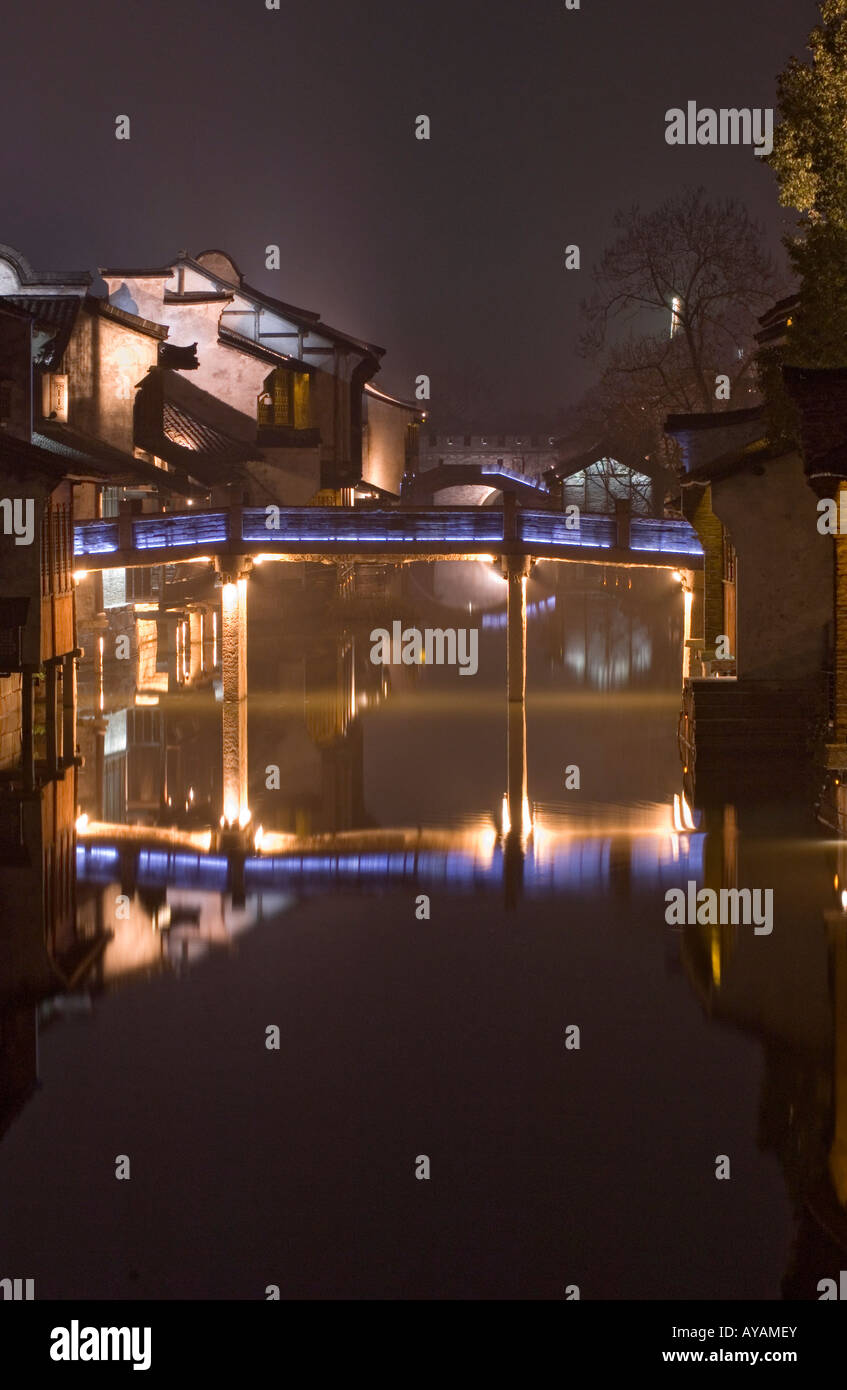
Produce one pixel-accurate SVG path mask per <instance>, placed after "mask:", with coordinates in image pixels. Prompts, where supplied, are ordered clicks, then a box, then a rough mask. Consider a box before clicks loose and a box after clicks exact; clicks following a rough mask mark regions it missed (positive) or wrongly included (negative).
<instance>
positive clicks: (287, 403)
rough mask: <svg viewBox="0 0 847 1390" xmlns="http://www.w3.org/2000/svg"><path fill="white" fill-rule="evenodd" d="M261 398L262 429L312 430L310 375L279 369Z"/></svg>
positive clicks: (259, 411)
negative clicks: (278, 427)
mask: <svg viewBox="0 0 847 1390" xmlns="http://www.w3.org/2000/svg"><path fill="white" fill-rule="evenodd" d="M264 387H265V389H264V391H263V392H262V394H261V395H260V396H259V401H258V409H257V420H258V423H259V424H260V425H276V426H282V427H284V428H288V429H295V430H307V429H309V428H310V426H311V423H312V420H311V400H310V391H309V373H308V372H295V371H291V370H290V369H289V368H287V367H277V368H276V369H275V370H274V371H272V372H271V373H270V374H269V375H268V376H267V377H265V381H264Z"/></svg>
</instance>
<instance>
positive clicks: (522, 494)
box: [403, 463, 549, 507]
mask: <svg viewBox="0 0 847 1390" xmlns="http://www.w3.org/2000/svg"><path fill="white" fill-rule="evenodd" d="M469 486H476V487H480V488H488V489H490V490H491V492H493V493H504V492H511V493H514V495H515V496H516V497H517V498H518V499H519V501H521V502H523V503H524V504H525V505H527V506H532V507H539V506H544V505H545V502H546V500H547V498H548V497H549V493H548V490H547V485H546V483H544V482H543V481H542V480H541V479H540V478H539V479H538V480H537V481H535V480H533V479H531V478H522V477H520V476H519V475H518V474H515V473H510V472H508V470H507V469H505V468H503V469H499V468H488V467H485V466H484V465H482V464H478V463H440V464H437V465H436V467H435V468H427V469H426V470H425V472H423V473H416V474H415V475H414V476H413V477H411V478H409V479H408V480H406V482H405V483H404V487H403V500H404V501H408V502H411V503H418V504H420V505H427V504H428V503H431V502H432V501H433V498H434V497H435V494H436V493H438V492H444V491H446V490H447V489H448V488H453V487H469ZM487 500H488V499H485V501H487ZM485 501H483V502H481V503H480V505H481V506H484V505H485Z"/></svg>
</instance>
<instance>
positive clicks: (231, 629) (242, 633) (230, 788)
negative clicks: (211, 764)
mask: <svg viewBox="0 0 847 1390" xmlns="http://www.w3.org/2000/svg"><path fill="white" fill-rule="evenodd" d="M222 579H223V586H222V588H221V674H222V677H223V712H222V717H221V728H222V740H223V744H222V752H223V821H224V824H225V825H226V826H228V827H231V826H235V825H239V826H241V827H242V828H243V827H244V826H245V825H246V824H247V822H248V821H249V819H250V807H249V804H248V799H247V578H246V575H244V574H240V575H238V576H237V577H235V576H233V575H231V574H223V575H222Z"/></svg>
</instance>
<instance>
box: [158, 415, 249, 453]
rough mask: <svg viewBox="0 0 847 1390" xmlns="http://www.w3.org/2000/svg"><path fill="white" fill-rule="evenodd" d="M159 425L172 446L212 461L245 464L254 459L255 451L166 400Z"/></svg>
mask: <svg viewBox="0 0 847 1390" xmlns="http://www.w3.org/2000/svg"><path fill="white" fill-rule="evenodd" d="M162 425H163V428H164V431H165V434H166V436H167V438H168V439H170V440H171V441H172V442H173V443H174V444H178V445H180V447H181V448H183V449H193V450H194V451H195V452H197V453H201V454H206V455H209V456H211V457H214V458H219V459H230V460H237V461H240V462H246V461H247V460H248V459H252V458H255V457H256V454H257V450H256V448H255V447H253V448H251V447H250V446H249V445H247V444H244V443H242V442H240V441H239V440H236V439H230V438H229V436H228V435H225V434H223V433H221V431H220V430H217V429H215V427H214V426H213V425H209V424H207V423H206V421H205V420H200V419H198V417H197V416H196V415H192V414H191V413H190V412H189V411H187V410H186V409H185V408H184V407H183V406H179V405H177V404H175V402H174V401H169V400H166V401H165V402H164V406H163V410H162Z"/></svg>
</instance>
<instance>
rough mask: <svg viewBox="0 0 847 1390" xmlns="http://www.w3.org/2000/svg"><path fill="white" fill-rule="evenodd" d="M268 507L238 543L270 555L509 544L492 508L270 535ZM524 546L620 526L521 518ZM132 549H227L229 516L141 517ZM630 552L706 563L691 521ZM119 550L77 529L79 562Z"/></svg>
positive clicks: (354, 518) (348, 516)
mask: <svg viewBox="0 0 847 1390" xmlns="http://www.w3.org/2000/svg"><path fill="white" fill-rule="evenodd" d="M267 520H268V516H267V512H266V509H265V508H264V507H246V508H245V509H244V512H243V514H242V534H241V536H240V537H238V538H233V539H235V540H238V541H245V542H251V541H253V542H257V541H263V542H265V543H266V544H267V545H268V546H269V547H270V548H271V549H273V547H274V546H278V547H279V549H280V550H281V551H283V552H284V551H285V550H286V547H287V546H290V545H296V546H303V545H347V544H350V543H351V542H353V543H359V544H364V545H376V546H379V545H386V546H390V545H403V546H420V548H421V549H422V550H423V551H425V550H426V547H427V544H428V543H433V544H437V545H444V546H449V545H455V546H456V547H457V549H460V548H461V547H462V545H464V544H468V543H471V544H475V545H488V546H492V547H496V548H499V547H500V546H501V545H502V544H503V532H502V519H501V516H500V514H499V512H495V513H493V514H492V512H491V510H490V509H489V508H486V507H467V508H449V509H439V510H437V511H432V510H429V511H420V510H415V509H411V508H404V509H403V510H402V511H401V510H399V509H398V510H396V511H367V510H365V509H364V508H361V509H360V508H349V509H348V508H341V507H283V508H281V509H280V515H279V527H278V528H268V526H267V525H266V522H267ZM516 520H517V529H518V536H517V539H518V541H519V542H524V543H526V544H527V545H529V546H531V545H533V544H538V545H545V546H554V547H557V548H561V549H563V550H579V549H584V548H590V549H592V550H609V549H614V548H616V547H617V543H618V542H617V526H616V523H615V519H614V518H613V517H609V516H586V515H583V516H582V517H581V519H580V527H579V529H578V530H574V529H572V528H571V527H569V526H568V524H567V521H568V518H566V517H565V516H564V514H562V513H559V512H549V511H529V510H523V511H519V512H518V513H517V516H516ZM132 536H133V548H134V550H135V551H137V552H144V551H146V550H172V549H190V548H192V547H195V546H202V547H204V548H208V547H209V546H214V545H216V544H227V543H228V542H229V541H230V536H229V514H228V513H227V512H192V513H190V514H185V515H184V514H182V513H179V514H172V515H168V514H163V515H157V516H152V517H142V518H139V519H138V520H134V521H133V523H132ZM630 536H631V540H630V549H632V550H633V551H637V552H639V553H641V554H644V553H649V552H652V553H655V554H657V555H668V556H670V557H673V556H685V555H692V556H694V555H696V556H702V554H703V548H702V546H701V545H700V542H699V541H698V539H697V537H696V535H695V533H694V532H693V530H692V529H691V527H690V526H689V525H688V523H687V522H685V521H676V520H669V521H660V520H656V519H649V518H641V517H633V518H632V522H631V528H630ZM118 548H119V534H118V523H117V522H115V521H83V522H79V523H77V525H76V526H75V528H74V554H75V555H77V556H79V557H81V558H84V557H85V556H86V555H102V554H108V553H111V552H113V551H116V550H117V549H118Z"/></svg>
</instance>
